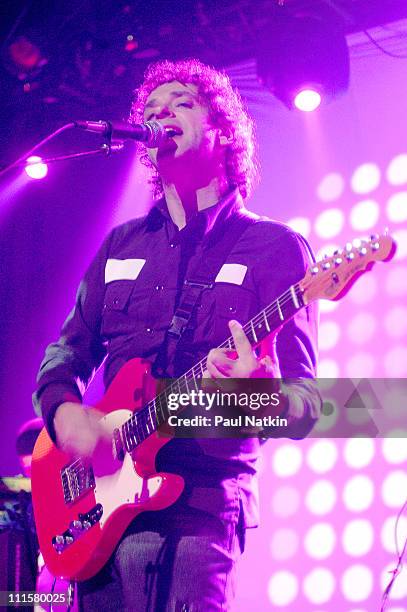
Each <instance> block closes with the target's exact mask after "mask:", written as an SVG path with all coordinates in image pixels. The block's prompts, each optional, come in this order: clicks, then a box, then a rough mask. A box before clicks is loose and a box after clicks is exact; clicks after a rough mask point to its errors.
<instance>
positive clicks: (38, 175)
mask: <svg viewBox="0 0 407 612" xmlns="http://www.w3.org/2000/svg"><path fill="white" fill-rule="evenodd" d="M24 169H25V171H26V174H27V175H28V176H29V177H30V178H32V179H37V180H38V179H42V178H44V177H46V176H47V174H48V166H47V164H43V163H41V157H37V156H36V155H32V156H31V157H29V158H28V159H27V165H26V167H25V168H24Z"/></svg>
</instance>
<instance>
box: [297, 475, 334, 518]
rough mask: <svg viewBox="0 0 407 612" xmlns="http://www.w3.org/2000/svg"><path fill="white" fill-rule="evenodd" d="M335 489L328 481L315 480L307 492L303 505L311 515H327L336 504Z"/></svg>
mask: <svg viewBox="0 0 407 612" xmlns="http://www.w3.org/2000/svg"><path fill="white" fill-rule="evenodd" d="M336 497H337V496H336V489H335V487H334V485H333V484H332V482H331V481H330V480H317V481H316V482H315V484H313V485H312V487H310V488H309V489H308V491H307V495H306V498H305V505H306V507H307V508H308V510H309V511H310V512H311V514H316V515H318V516H322V515H323V514H329V513H330V512H331V511H332V510H333V508H334V506H335V504H336Z"/></svg>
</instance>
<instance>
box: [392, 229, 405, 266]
mask: <svg viewBox="0 0 407 612" xmlns="http://www.w3.org/2000/svg"><path fill="white" fill-rule="evenodd" d="M392 234H393V237H394V240H395V241H396V244H397V251H396V254H395V256H394V259H395V260H397V259H404V258H405V257H407V229H399V230H396V231H395V232H392Z"/></svg>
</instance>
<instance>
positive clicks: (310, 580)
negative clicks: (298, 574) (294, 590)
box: [303, 567, 335, 605]
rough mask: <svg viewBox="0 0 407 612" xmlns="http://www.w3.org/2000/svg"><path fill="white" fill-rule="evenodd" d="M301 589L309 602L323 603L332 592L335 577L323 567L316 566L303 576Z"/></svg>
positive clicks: (329, 597) (328, 598)
mask: <svg viewBox="0 0 407 612" xmlns="http://www.w3.org/2000/svg"><path fill="white" fill-rule="evenodd" d="M303 589H304V593H305V596H306V597H307V598H308V600H309V601H310V602H312V603H313V604H316V605H318V604H324V603H326V602H327V601H329V600H330V599H331V597H332V595H333V594H334V591H335V577H334V575H333V573H332V572H331V571H330V570H328V569H326V568H325V567H317V568H315V569H314V570H312V572H310V573H309V574H308V575H307V576H306V577H305V578H304V583H303Z"/></svg>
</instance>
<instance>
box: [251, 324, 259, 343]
mask: <svg viewBox="0 0 407 612" xmlns="http://www.w3.org/2000/svg"><path fill="white" fill-rule="evenodd" d="M250 327H251V330H252V336H253V339H254V342H255V343H256V344H257V342H258V338H257V335H256V331H255V329H254V325H253V319H251V321H250Z"/></svg>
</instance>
